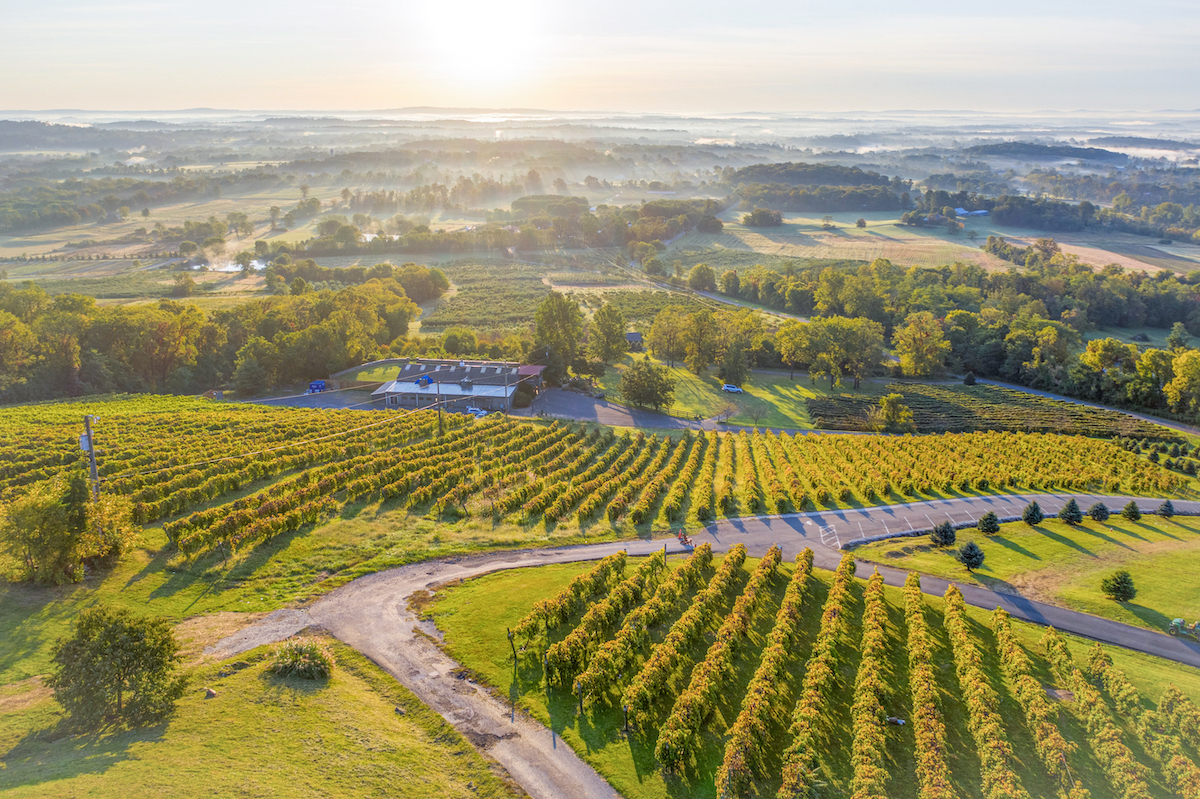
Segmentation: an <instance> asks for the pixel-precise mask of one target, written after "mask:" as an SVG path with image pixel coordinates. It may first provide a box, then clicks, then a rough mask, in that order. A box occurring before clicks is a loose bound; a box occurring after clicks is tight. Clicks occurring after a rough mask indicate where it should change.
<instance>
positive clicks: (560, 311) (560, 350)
mask: <svg viewBox="0 0 1200 799" xmlns="http://www.w3.org/2000/svg"><path fill="white" fill-rule="evenodd" d="M533 322H534V334H533V341H534V344H535V345H536V347H535V349H534V351H533V353H532V354H533V355H535V356H539V355H540V356H541V357H543V358H545V361H546V371H545V373H544V375H543V376H544V377H545V378H546V379H547V380H549V381H551V382H561V381H562V380H564V379H565V378H566V376H567V367H568V366H569V365H570V364H571V362H572V361H574V360H575V356H576V354H577V352H578V350H579V340H580V338H581V337H582V336H583V312H582V311H580V310H579V304H578V303H577V302H575V300H573V299H571V298H570V297H568V296H566V295H565V294H559V293H558V292H557V291H552V292H550V293H549V294H547V295H546V299H544V300H542V302H541V304H540V305H538V307H537V310H536V311H535V312H534V315H533Z"/></svg>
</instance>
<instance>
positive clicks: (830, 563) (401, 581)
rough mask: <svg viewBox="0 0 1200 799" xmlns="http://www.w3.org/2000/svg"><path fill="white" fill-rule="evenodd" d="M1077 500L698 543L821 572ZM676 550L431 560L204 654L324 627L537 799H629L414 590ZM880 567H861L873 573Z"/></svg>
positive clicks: (912, 510) (992, 600)
mask: <svg viewBox="0 0 1200 799" xmlns="http://www.w3.org/2000/svg"><path fill="white" fill-rule="evenodd" d="M1069 496H1070V495H1066V494H1061V495H1060V494H1034V495H1004V496H988V497H970V498H963V499H951V500H937V501H930V502H919V503H913V504H909V505H892V506H886V507H878V508H863V509H861V510H848V511H833V512H814V513H801V514H791V515H787V516H776V517H752V518H746V519H730V520H725V521H721V522H718V523H716V524H713V525H710V526H709V527H707V528H706V529H705V530H703V531H702V532H698V533H696V534H695V536H694V537H695V539H696V540H697V541H698V542H704V541H707V542H710V543H711V544H712V546H713V549H714V550H716V551H726V550H728V549H729V548H730V547H731V546H733V545H734V544H736V543H739V542H740V543H744V544H746V546H747V548H748V550H749V552H750V554H751V555H759V556H761V555H763V554H765V553H766V551H767V549H768V548H769V547H770V546H771V545H772V544H776V543H777V544H779V545H780V547H781V548H782V549H783V552H784V556H785V557H786V558H788V559H791V558H794V557H795V555H796V554H797V553H799V552H800V550H801V549H803V548H804V547H811V548H812V550H813V553H814V562H815V565H816V566H818V567H819V568H823V569H833V568H835V567H836V565H837V562H838V560H839V559H840V558H841V556H842V552H840V551H839V550H838V548H837V547H838V546H841V545H845V544H847V543H851V541H852V540H853V535H854V534H857V535H858V537H859V538H864V537H869V536H874V535H879V534H887V533H891V532H896V531H898V530H903V529H904V528H905V527H908V526H911V527H912V528H914V529H920V527H921V526H925V527H928V526H931V525H932V524H934V523H936V522H939V521H941V520H942V519H943V518H950V519H952V520H955V521H966V517H967V516H970V517H972V518H974V519H977V518H978V517H979V516H980V515H981V514H983V513H985V512H986V511H988V510H994V511H995V512H996V513H997V515H1000V516H1010V515H1015V513H1019V511H1020V509H1021V508H1022V507H1023V506H1024V505H1025V504H1026V503H1027V502H1029V501H1030V500H1031V499H1036V500H1037V501H1038V503H1039V504H1040V505H1041V506H1042V508H1043V509H1044V510H1045V511H1046V513H1047V515H1050V514H1052V513H1056V512H1057V511H1058V509H1059V508H1060V507H1061V506H1062V504H1063V503H1064V502H1066V500H1067V499H1068V498H1069ZM1074 496H1075V499H1076V501H1078V502H1079V503H1080V505H1081V506H1082V507H1085V508H1086V507H1087V505H1089V504H1091V503H1092V502H1095V501H1105V502H1106V504H1108V505H1109V506H1110V507H1120V506H1122V505H1124V504H1125V503H1126V502H1128V501H1129V497H1098V496H1093V495H1081V494H1076V495H1074ZM1140 504H1141V506H1142V508H1143V511H1144V512H1151V511H1153V510H1154V509H1155V508H1156V507H1157V506H1158V501H1157V500H1140ZM1176 506H1177V508H1178V510H1179V511H1180V512H1183V513H1200V502H1182V501H1181V502H1178V503H1176ZM663 547H666V549H667V551H668V552H669V553H678V552H683V551H685V549H684V547H682V546H681V545H680V544H679V543H678V542H677V541H675V540H674V539H669V540H667V541H665V542H664V541H662V540H636V541H619V542H611V543H604V544H592V545H585V546H578V547H562V548H556V549H530V550H520V551H515V552H504V553H493V554H488V555H479V556H474V557H465V558H452V559H447V560H437V561H429V562H426V563H417V564H413V565H410V566H404V567H401V568H398V569H392V570H390V571H385V572H379V573H377V574H372V575H368V576H366V577H361V578H359V579H357V580H355V581H353V582H351V583H348V584H347V585H344V586H342V587H341V588H338V589H337V590H335V591H333V592H332V593H330V594H329V595H328V596H325V597H323V598H322V599H320V600H318V601H317V602H315V603H314V604H313V605H312V606H311V607H309V608H307V609H304V610H298V609H289V610H279V611H276V612H275V613H272V614H270V615H269V616H267V617H266V618H265V619H263V620H261V621H260V622H259V623H257V624H255V625H253V626H251V627H247V628H246V629H244V630H242V631H240V632H238V633H237V634H235V635H232V636H230V637H228V638H225V639H223V640H222V641H220V642H218V643H217V644H216V645H214V646H213V647H211V648H210V649H209V650H206V654H211V655H215V656H217V657H219V658H228V657H232V656H234V655H236V654H238V653H240V652H245V651H247V650H249V649H253V648H254V647H257V646H262V645H263V644H268V643H273V642H275V641H280V640H283V639H284V638H287V637H289V636H291V635H295V634H296V633H298V632H300V631H301V630H303V629H304V628H306V627H308V626H310V625H319V626H320V627H323V628H325V629H326V630H328V631H329V632H330V633H332V634H333V635H334V636H335V637H337V638H338V639H340V640H341V641H344V642H345V643H346V644H348V645H350V646H352V647H354V648H355V649H357V650H358V651H360V652H362V653H363V654H364V655H366V656H367V657H369V658H371V659H372V660H373V661H375V662H376V663H378V664H379V665H380V666H382V667H383V668H384V669H385V670H386V671H387V672H388V673H390V674H391V675H392V676H393V677H395V678H396V680H397V681H398V682H400V684H402V685H403V686H404V687H405V688H407V689H409V690H410V691H412V692H413V693H414V694H416V696H417V697H418V698H419V699H420V700H421V701H422V702H424V703H425V704H427V705H429V706H430V707H432V708H433V709H434V710H435V711H437V712H438V713H439V714H441V715H442V717H443V718H445V719H446V720H447V721H448V722H450V723H451V724H453V725H454V726H455V727H456V728H457V729H458V730H459V731H460V732H461V733H462V734H463V735H464V736H465V737H467V738H468V739H469V740H470V741H471V742H472V743H473V744H475V745H476V746H477V747H478V748H480V749H482V750H485V751H487V752H488V754H489V755H490V756H491V757H493V758H494V759H495V760H496V761H497V762H499V763H500V764H501V765H502V766H504V767H505V768H506V769H507V770H508V772H509V773H510V774H511V775H512V777H513V779H515V780H516V781H517V782H518V783H519V784H520V785H521V787H523V788H524V789H525V790H526V791H527V792H528V793H529V795H530V796H531V797H534V799H542V798H543V797H545V799H552V798H554V799H585V797H610V798H612V799H616V798H617V797H618V796H619V795H618V794H617V792H616V791H614V790H613V788H612V787H611V786H610V785H609V784H608V783H607V782H606V781H605V780H604V778H603V777H601V776H600V775H599V774H598V773H596V771H595V770H594V769H592V767H591V766H589V765H588V764H587V763H585V762H584V761H583V760H582V759H581V758H580V757H579V756H578V755H576V754H575V752H574V751H572V750H571V748H570V747H568V746H566V745H565V744H562V742H561V741H560V740H559V739H558V737H557V735H556V734H555V733H554V732H553V731H552V730H550V729H547V728H546V727H545V726H543V725H542V724H540V723H539V722H537V721H534V720H533V719H530V718H528V717H526V716H524V715H521V714H518V713H516V711H515V708H514V707H513V705H512V704H511V703H510V701H505V700H503V699H501V698H499V697H497V696H495V695H493V694H492V693H490V692H489V691H488V690H486V689H485V688H483V687H482V686H480V685H477V684H475V683H473V682H471V681H470V680H468V679H465V676H464V675H463V674H462V672H461V671H459V669H460V666H459V664H458V663H457V662H455V661H454V660H453V659H452V658H450V657H449V656H448V655H447V654H446V653H445V652H443V651H442V650H441V649H439V648H438V647H437V646H436V645H435V643H434V639H435V638H440V633H439V632H438V630H437V629H436V628H435V627H434V626H433V625H432V624H431V623H429V622H423V621H421V620H420V619H419V618H418V616H417V614H416V613H414V612H413V611H412V610H411V609H410V608H409V605H408V601H407V600H408V598H409V597H411V596H412V595H413V594H414V593H416V592H419V591H423V590H429V589H430V588H432V587H435V586H437V585H440V584H443V583H446V582H449V581H451V580H462V579H467V578H470V577H476V576H478V575H481V574H486V573H489V572H494V571H501V570H504V569H516V568H522V567H527V566H539V565H544V564H549V563H570V562H576V561H584V560H596V559H599V558H602V557H604V556H606V555H610V554H612V553H614V552H617V551H619V550H622V549H624V550H626V551H628V552H629V554H630V555H648V554H650V553H652V552H654V551H655V550H658V549H662V548H663ZM874 567H875V564H871V563H865V562H860V563H859V574H860V575H863V574H866V573H868V572H869V570H870V569H871V568H874ZM878 568H879V572H880V574H882V575H883V577H884V580H885V582H887V583H888V584H889V585H901V584H903V582H904V578H905V576H906V574H907V572H905V571H902V570H898V569H891V568H887V567H883V566H880V567H878ZM949 582H950V581H947V580H943V579H940V578H935V577H923V578H922V580H921V587H922V589H923V590H924V591H925V592H927V593H930V594H936V595H939V596H940V595H941V594H943V593H945V591H946V588H947V586H948V585H949ZM960 588H961V589H962V592H963V596H964V598H965V599H966V601H967V602H968V603H970V604H972V605H976V606H978V607H982V608H987V609H989V610H990V609H992V608H995V607H996V606H1000V607H1003V608H1005V609H1006V610H1007V611H1008V612H1009V613H1011V614H1012V615H1013V616H1014V617H1016V618H1018V619H1023V620H1026V621H1031V622H1035V623H1038V624H1052V625H1054V626H1055V627H1056V628H1058V629H1060V630H1063V631H1065V632H1071V633H1075V634H1077V635H1082V636H1086V637H1089V638H1094V639H1096V640H1099V641H1104V642H1106V643H1112V644H1117V645H1119V646H1124V647H1128V648H1130V649H1135V650H1138V651H1141V652H1148V653H1150V654H1153V655H1158V656H1159V657H1164V658H1167V659H1170V660H1174V661H1176V662H1179V663H1184V664H1187V665H1190V666H1195V667H1198V668H1200V646H1198V645H1196V644H1192V643H1188V642H1186V641H1183V640H1181V639H1177V638H1171V637H1169V636H1167V635H1165V634H1161V633H1156V632H1152V631H1149V630H1143V629H1140V628H1137V627H1131V626H1129V625H1125V624H1120V623H1118V622H1113V621H1108V620H1106V619H1101V618H1098V617H1096V616H1090V615H1088V614H1085V613H1079V612H1077V611H1072V610H1066V609H1064V608H1059V607H1054V606H1052V605H1046V604H1044V603H1041V602H1034V601H1032V600H1028V599H1025V598H1023V597H1020V596H1016V595H1012V594H1004V593H998V592H995V591H990V590H987V589H985V588H979V587H976V586H960Z"/></svg>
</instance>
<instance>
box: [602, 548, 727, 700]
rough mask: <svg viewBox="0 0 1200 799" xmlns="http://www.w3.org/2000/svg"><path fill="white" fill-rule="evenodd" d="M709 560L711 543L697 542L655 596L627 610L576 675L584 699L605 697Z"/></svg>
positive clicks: (699, 578) (698, 578) (698, 579)
mask: <svg viewBox="0 0 1200 799" xmlns="http://www.w3.org/2000/svg"><path fill="white" fill-rule="evenodd" d="M711 563H712V546H711V545H710V544H707V543H705V544H700V545H699V546H697V547H696V548H695V549H694V550H692V554H691V556H690V557H689V558H688V559H687V562H685V563H684V564H683V565H682V566H680V567H679V568H678V569H676V570H675V571H674V572H672V573H671V576H670V577H668V578H666V579H665V580H663V581H662V583H661V584H660V585H659V586H658V590H657V591H655V592H654V596H652V597H650V599H648V600H647V601H646V602H645V604H642V605H639V606H638V607H636V608H634V609H633V610H631V611H630V612H629V615H627V616H626V617H625V621H624V622H622V624H621V629H619V630H617V634H616V635H615V636H613V638H612V639H611V640H609V641H606V642H605V643H604V644H603V645H601V646H600V648H599V649H597V650H596V653H595V654H594V655H593V656H592V659H591V661H590V662H589V663H588V666H587V668H586V669H585V670H584V672H583V673H582V674H580V675H579V687H580V690H581V691H583V695H584V698H585V699H588V700H593V701H594V700H596V699H598V698H600V697H602V696H604V695H605V694H606V693H607V692H608V691H609V690H610V689H611V688H612V687H613V686H614V685H616V684H617V681H618V680H619V679H620V676H621V674H623V673H624V672H625V670H626V669H627V668H629V666H630V665H631V664H632V663H633V661H634V658H635V657H636V655H637V653H638V651H640V650H641V649H642V648H644V647H645V645H646V644H647V643H648V642H649V640H650V629H651V628H652V627H654V626H656V625H658V624H660V623H661V622H662V620H663V619H665V618H666V617H667V614H669V613H671V611H673V610H674V609H675V607H676V606H677V605H678V604H679V601H680V600H681V599H683V597H684V595H685V594H686V593H687V592H688V591H690V590H691V589H692V588H694V587H695V586H697V585H700V583H701V582H703V580H704V573H705V571H706V570H707V569H708V567H709V564H711Z"/></svg>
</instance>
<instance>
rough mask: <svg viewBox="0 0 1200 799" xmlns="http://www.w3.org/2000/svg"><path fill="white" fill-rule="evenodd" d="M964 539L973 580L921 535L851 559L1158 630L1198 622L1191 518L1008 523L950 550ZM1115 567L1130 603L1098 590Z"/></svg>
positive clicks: (1199, 540)
mask: <svg viewBox="0 0 1200 799" xmlns="http://www.w3.org/2000/svg"><path fill="white" fill-rule="evenodd" d="M968 541H974V542H975V543H976V544H978V545H979V547H980V548H981V549H983V551H984V557H985V560H984V563H983V567H982V568H980V569H979V570H978V571H976V572H974V573H973V574H968V573H967V571H966V569H965V568H963V566H962V564H960V563H959V562H958V561H957V560H955V559H954V557H953V550H951V549H936V548H934V547H933V546H932V545H931V544H930V542H929V540H928V538H926V537H921V538H897V539H892V540H889V541H880V542H876V543H873V544H867V545H865V546H862V547H859V548H858V549H856V550H855V554H857V555H858V556H859V557H861V558H864V559H866V560H873V561H878V562H879V563H885V564H887V565H889V566H898V567H900V568H906V569H916V570H919V571H921V572H923V573H926V574H938V575H941V576H943V577H949V578H951V579H955V580H961V581H962V582H965V583H977V584H979V585H984V586H987V587H989V588H993V589H995V590H998V591H1008V592H1016V593H1020V594H1021V595H1022V596H1027V597H1030V598H1033V599H1038V600H1041V601H1044V602H1051V603H1053V604H1056V605H1062V606H1065V607H1069V608H1074V609H1075V610H1081V611H1084V612H1085V613H1092V614H1095V615H1097V616H1103V617H1105V618H1109V619H1113V620H1114V621H1119V622H1123V623H1125V624H1133V625H1137V626H1139V627H1146V628H1147V629H1151V630H1158V631H1160V632H1161V631H1164V630H1165V629H1166V627H1167V625H1168V624H1170V622H1171V619H1174V618H1177V617H1179V616H1186V617H1188V620H1189V622H1192V621H1195V620H1196V618H1200V607H1197V606H1196V602H1195V598H1196V595H1197V593H1200V574H1198V573H1197V571H1196V569H1194V568H1193V566H1194V562H1193V560H1192V559H1193V558H1195V557H1197V554H1198V553H1200V522H1198V521H1197V520H1196V519H1194V518H1191V517H1178V516H1177V517H1175V518H1173V519H1171V520H1165V519H1161V518H1158V517H1154V516H1145V517H1143V518H1142V520H1141V521H1139V522H1130V521H1128V520H1126V519H1123V518H1121V517H1120V516H1113V517H1111V518H1110V519H1109V520H1108V521H1107V522H1103V523H1101V522H1095V521H1092V520H1091V519H1087V518H1085V520H1084V523H1083V524H1080V525H1076V526H1071V525H1068V524H1066V523H1065V522H1060V521H1058V520H1055V519H1050V520H1047V521H1045V522H1043V523H1042V524H1040V525H1038V526H1037V527H1030V526H1029V525H1027V524H1025V523H1024V522H1015V523H1013V524H1005V525H1002V526H1001V530H1000V533H998V534H997V535H995V536H990V537H989V536H986V535H983V534H982V533H980V532H979V531H978V530H975V529H967V530H960V531H959V533H958V542H957V543H958V546H962V545H963V544H965V543H967V542H968ZM1117 569H1126V570H1127V571H1129V573H1130V574H1132V575H1133V579H1134V584H1135V585H1136V586H1137V589H1138V595H1137V596H1136V597H1135V598H1134V600H1133V601H1131V602H1113V601H1112V600H1109V599H1106V598H1105V597H1104V595H1103V594H1102V593H1101V592H1100V580H1101V578H1103V577H1104V576H1106V575H1108V574H1109V573H1111V572H1113V571H1115V570H1117ZM1193 616H1194V617H1196V618H1192V617H1193Z"/></svg>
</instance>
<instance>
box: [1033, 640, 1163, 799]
mask: <svg viewBox="0 0 1200 799" xmlns="http://www.w3.org/2000/svg"><path fill="white" fill-rule="evenodd" d="M1042 645H1043V646H1044V647H1045V648H1046V657H1047V658H1048V659H1049V660H1050V664H1051V665H1052V666H1053V667H1054V672H1055V674H1057V675H1058V678H1059V679H1060V680H1062V682H1063V684H1065V685H1066V686H1067V688H1068V689H1069V690H1071V691H1073V692H1074V694H1075V701H1076V702H1077V703H1078V707H1079V709H1080V711H1081V712H1082V713H1083V720H1084V724H1085V725H1086V726H1087V731H1088V738H1089V740H1090V743H1091V750H1092V754H1093V755H1094V756H1095V758H1096V760H1097V761H1098V762H1099V763H1100V767H1101V768H1103V769H1104V774H1105V776H1107V777H1108V779H1109V782H1110V783H1111V784H1112V787H1113V788H1114V789H1116V791H1117V792H1118V793H1119V794H1120V795H1121V796H1122V797H1123V799H1147V798H1148V797H1149V796H1151V793H1150V787H1149V785H1148V783H1147V780H1148V778H1149V776H1150V770H1149V769H1148V768H1146V767H1145V766H1144V765H1142V764H1141V763H1139V762H1138V760H1137V758H1136V757H1135V756H1134V754H1133V752H1132V751H1131V750H1130V748H1129V747H1128V746H1127V745H1126V744H1125V742H1124V740H1123V739H1122V737H1121V730H1120V729H1119V728H1118V727H1117V725H1116V723H1115V722H1114V721H1113V717H1112V713H1111V712H1110V711H1109V709H1108V705H1106V704H1105V703H1104V697H1102V696H1101V695H1100V692H1099V691H1098V690H1096V687H1095V686H1093V685H1092V684H1091V683H1090V682H1088V680H1087V678H1086V677H1085V676H1084V674H1083V672H1082V671H1081V670H1080V668H1079V667H1078V666H1077V665H1075V660H1074V658H1072V657H1071V653H1070V652H1069V651H1068V650H1067V644H1066V642H1065V641H1064V640H1063V638H1062V636H1061V635H1059V634H1058V632H1057V631H1056V630H1055V629H1054V628H1053V627H1051V628H1049V629H1047V630H1046V633H1045V635H1044V636H1043V637H1042Z"/></svg>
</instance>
